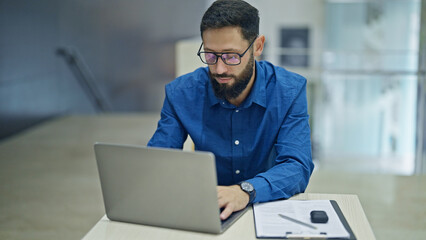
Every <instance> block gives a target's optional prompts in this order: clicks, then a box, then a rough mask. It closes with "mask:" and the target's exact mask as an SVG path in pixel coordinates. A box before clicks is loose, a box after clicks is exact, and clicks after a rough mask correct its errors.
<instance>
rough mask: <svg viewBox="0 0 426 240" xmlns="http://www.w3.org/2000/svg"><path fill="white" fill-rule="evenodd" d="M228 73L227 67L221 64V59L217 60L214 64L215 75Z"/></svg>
mask: <svg viewBox="0 0 426 240" xmlns="http://www.w3.org/2000/svg"><path fill="white" fill-rule="evenodd" d="M227 71H228V65H226V64H225V63H224V62H223V59H222V58H218V59H217V62H216V73H217V74H223V73H226V72H227Z"/></svg>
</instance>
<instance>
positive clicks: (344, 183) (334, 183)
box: [0, 114, 426, 239]
mask: <svg viewBox="0 0 426 240" xmlns="http://www.w3.org/2000/svg"><path fill="white" fill-rule="evenodd" d="M158 117H159V116H158V114H144V115H102V116H72V117H65V118H62V119H57V120H53V121H50V122H47V123H44V124H42V125H39V126H37V127H35V128H33V129H30V130H29V131H26V132H24V133H22V134H20V135H17V136H15V137H13V138H11V139H8V140H7V141H3V142H0V183H1V184H0V239H80V238H82V237H83V236H84V235H85V234H86V233H87V232H88V231H89V229H90V228H91V227H92V226H93V225H94V224H95V223H96V222H97V221H98V220H99V219H100V218H101V217H102V216H103V214H104V210H103V202H102V196H101V192H100V187H99V180H98V177H97V172H96V171H97V170H96V165H95V160H94V154H93V149H92V144H93V143H94V142H96V141H104V142H119V143H129V144H146V142H147V141H148V140H149V137H150V136H151V135H152V133H153V131H154V129H155V127H156V121H157V119H158ZM425 183H426V177H425V176H417V177H413V176H410V177H407V176H395V175H373V174H360V173H353V172H348V171H336V170H335V169H334V170H332V171H328V170H327V169H321V168H319V169H317V170H316V171H315V172H314V174H313V176H312V179H311V182H310V184H309V186H308V189H307V191H308V192H317V193H352V194H357V195H358V196H359V199H360V201H361V204H362V205H363V207H364V211H365V213H366V215H367V218H368V219H369V221H370V224H371V226H372V229H373V231H374V233H375V235H376V237H377V239H426V184H425Z"/></svg>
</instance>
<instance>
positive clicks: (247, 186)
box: [238, 182, 256, 203]
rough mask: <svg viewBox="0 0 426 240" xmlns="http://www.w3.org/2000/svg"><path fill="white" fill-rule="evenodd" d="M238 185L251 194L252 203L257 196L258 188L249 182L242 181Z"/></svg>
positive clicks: (250, 200)
mask: <svg viewBox="0 0 426 240" xmlns="http://www.w3.org/2000/svg"><path fill="white" fill-rule="evenodd" d="M238 185H240V188H241V190H243V191H244V192H246V193H247V194H248V195H249V203H252V202H253V200H254V198H255V197H256V190H255V189H254V187H253V185H252V184H251V183H249V182H240V183H239V184H238Z"/></svg>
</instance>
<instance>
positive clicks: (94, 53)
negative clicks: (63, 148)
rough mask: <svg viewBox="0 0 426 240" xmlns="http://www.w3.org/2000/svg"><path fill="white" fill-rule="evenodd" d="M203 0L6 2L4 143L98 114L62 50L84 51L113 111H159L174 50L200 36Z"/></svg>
mask: <svg viewBox="0 0 426 240" xmlns="http://www.w3.org/2000/svg"><path fill="white" fill-rule="evenodd" d="M205 5H206V4H205V2H204V1H198V0H180V1H167V0H159V1H149V0H141V1H137V0H125V1H113V0H92V1H85V0H75V1H74V0H61V1H55V0H40V1H25V0H15V1H13V0H10V1H9V0H0V138H2V137H5V136H9V135H10V134H12V133H14V132H16V131H18V130H20V129H23V128H25V127H28V126H31V125H33V124H34V123H37V122H39V121H41V120H43V119H46V118H49V117H54V116H58V115H62V114H70V113H72V114H75V113H77V114H78V113H82V114H86V113H89V114H92V113H96V112H98V110H97V109H96V106H95V105H94V104H93V101H92V99H91V98H90V97H88V95H87V94H86V92H85V90H84V88H83V87H82V85H80V84H79V82H78V81H77V78H76V76H75V75H74V72H73V71H71V69H70V67H69V66H68V65H67V63H66V61H65V59H64V58H63V57H61V56H59V55H57V54H56V53H55V51H56V50H57V49H58V48H59V47H66V48H67V49H71V50H73V51H76V53H77V54H78V56H80V60H82V61H83V62H82V63H83V66H85V68H84V69H85V70H87V72H86V73H85V75H86V76H89V77H92V78H93V80H94V85H95V86H96V87H97V88H98V89H99V91H100V93H101V96H103V97H104V99H105V102H106V103H105V104H106V105H107V106H109V110H111V111H118V112H132V111H159V109H160V108H161V105H162V100H163V96H164V95H163V92H164V90H163V88H164V85H165V83H167V82H169V81H171V80H172V79H173V78H174V75H175V74H174V44H175V42H176V41H178V40H179V39H182V38H188V37H192V36H197V35H198V34H199V21H200V19H201V16H202V13H203V12H204V9H205Z"/></svg>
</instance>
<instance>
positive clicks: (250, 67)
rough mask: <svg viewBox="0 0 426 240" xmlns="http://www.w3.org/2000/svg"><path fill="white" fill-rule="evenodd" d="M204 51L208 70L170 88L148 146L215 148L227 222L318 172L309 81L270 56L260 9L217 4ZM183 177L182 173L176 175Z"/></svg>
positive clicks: (206, 26) (208, 16)
mask: <svg viewBox="0 0 426 240" xmlns="http://www.w3.org/2000/svg"><path fill="white" fill-rule="evenodd" d="M200 28H201V38H202V41H203V42H202V44H201V46H200V49H199V51H198V56H199V57H200V59H201V61H202V62H204V63H206V64H207V65H208V67H206V68H199V69H197V70H195V71H194V72H192V73H189V74H186V75H183V76H181V77H178V78H177V79H176V80H174V81H173V82H171V83H169V84H168V85H167V86H166V98H165V100H164V105H163V108H162V111H161V119H160V121H159V122H158V128H157V130H156V132H155V133H154V135H153V137H152V139H151V140H150V141H149V143H148V145H149V146H158V147H168V148H182V146H183V143H184V141H185V140H186V138H187V135H188V134H189V135H190V136H191V138H192V140H193V142H194V145H195V149H196V150H201V151H210V152H213V153H214V154H215V156H216V168H217V176H218V185H219V186H218V188H217V189H218V202H219V205H220V207H221V208H223V209H224V210H223V211H222V212H221V215H220V217H221V219H226V218H228V217H229V215H230V214H231V213H232V212H234V211H238V210H241V209H243V208H245V207H246V206H247V204H249V203H253V202H265V201H270V200H274V199H279V198H289V197H291V196H292V195H294V194H296V193H300V192H303V191H304V190H305V188H306V186H307V184H308V181H309V178H310V175H311V173H312V170H313V163H312V157H311V142H310V129H309V124H308V119H309V116H308V114H307V101H306V79H305V78H303V77H301V76H299V75H297V74H295V73H291V72H288V71H286V70H285V69H283V68H280V67H276V66H274V65H272V64H271V63H269V62H266V61H260V62H258V61H255V60H254V58H255V57H258V56H260V55H261V53H262V51H263V47H264V43H265V37H264V36H263V35H258V34H259V15H258V10H257V9H256V8H254V7H252V6H251V5H250V4H248V3H246V2H244V1H239V0H223V1H216V2H214V3H213V4H212V5H211V6H210V7H209V9H208V10H207V11H206V12H205V14H204V16H203V19H202V21H201V27H200ZM176 174H179V173H176Z"/></svg>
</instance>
